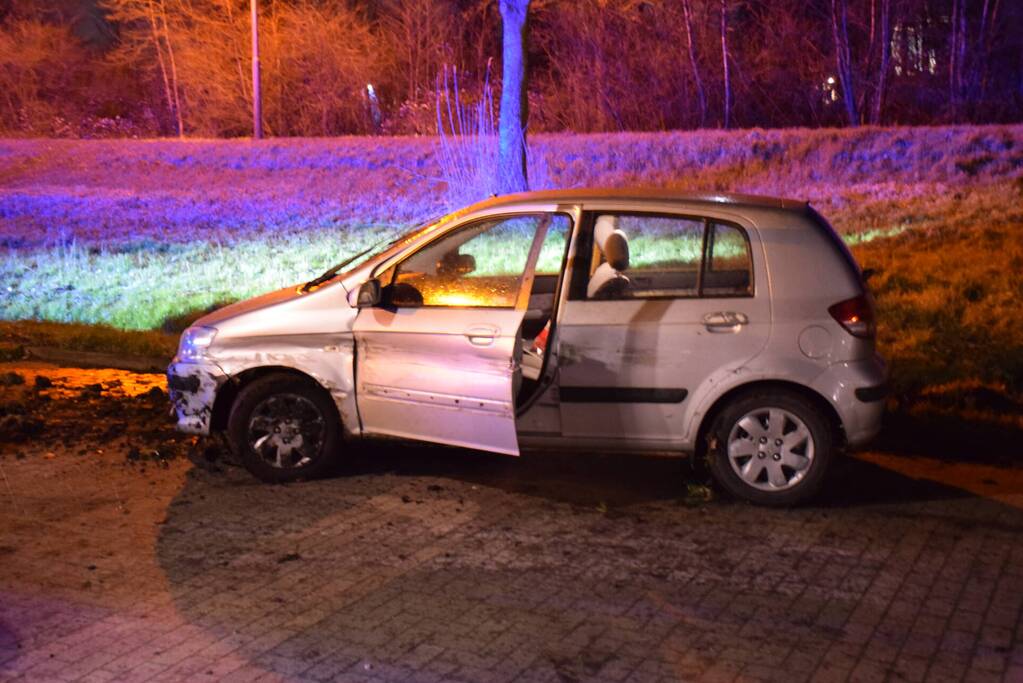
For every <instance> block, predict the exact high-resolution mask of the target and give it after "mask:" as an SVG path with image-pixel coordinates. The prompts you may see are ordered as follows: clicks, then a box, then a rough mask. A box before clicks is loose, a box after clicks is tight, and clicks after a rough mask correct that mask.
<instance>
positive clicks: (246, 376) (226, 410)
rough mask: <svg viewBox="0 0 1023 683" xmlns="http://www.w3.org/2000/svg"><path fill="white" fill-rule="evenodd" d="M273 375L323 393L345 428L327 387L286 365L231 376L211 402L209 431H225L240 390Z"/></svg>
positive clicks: (261, 367) (246, 371) (248, 370)
mask: <svg viewBox="0 0 1023 683" xmlns="http://www.w3.org/2000/svg"><path fill="white" fill-rule="evenodd" d="M274 374H283V375H292V376H293V377H297V378H299V379H302V380H304V381H305V382H307V383H308V384H309V385H310V386H313V387H316V388H317V389H318V390H319V391H321V392H323V394H324V395H326V396H327V397H328V398H330V399H331V401H330V402H331V404H332V405H333V406H334V410H335V411H336V412H337V418H338V421H340V422H341V426H342V428H343V429H344V428H345V424H344V420H343V419H342V418H341V414H340V411H338V408H337V404H336V402H335V401H334V399H333V397H332V396H331V394H330V391H329V390H328V389H327V387H325V386H323V383H322V382H320V381H319V380H317V379H316V378H315V377H313V376H312V375H310V374H309V373H307V372H303V371H301V370H299V369H297V368H293V367H288V366H286V365H261V366H258V367H253V368H248V369H246V370H242V371H241V372H239V373H237V374H235V375H231V377H230V379H229V380H228V381H226V382H224V384H223V385H222V386H221V387H220V390H219V391H218V392H217V397H216V399H215V400H214V401H213V412H212V414H211V416H210V431H211V432H214V431H218V432H223V431H226V430H227V420H228V417H229V416H230V415H231V408H232V407H233V406H234V403H235V401H236V400H237V399H238V395H239V394H240V393H241V391H242V389H244V388H245V387H247V386H248V385H250V384H252V382H254V381H255V380H257V379H260V378H262V377H266V376H267V375H274Z"/></svg>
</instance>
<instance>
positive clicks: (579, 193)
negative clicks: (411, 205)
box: [470, 187, 809, 211]
mask: <svg viewBox="0 0 1023 683" xmlns="http://www.w3.org/2000/svg"><path fill="white" fill-rule="evenodd" d="M608 200H611V201H627V202H636V203H642V202H657V203H679V204H713V205H728V206H736V207H746V208H755V209H775V210H778V209H781V210H788V211H806V209H807V206H808V205H809V202H808V201H805V200H799V199H784V198H781V197H767V196H760V195H753V194H740V193H736V192H683V191H681V190H671V189H661V188H642V187H629V188H578V189H570V190H539V191H535V192H520V193H517V194H508V195H503V196H500V197H491V198H490V199H486V200H484V201H482V202H479V203H477V204H474V205H473V206H472V207H470V208H471V209H472V210H478V209H490V208H495V207H505V206H515V205H517V204H528V203H535V202H551V203H557V204H579V203H586V202H598V201H608Z"/></svg>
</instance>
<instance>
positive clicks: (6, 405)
mask: <svg viewBox="0 0 1023 683" xmlns="http://www.w3.org/2000/svg"><path fill="white" fill-rule="evenodd" d="M14 378H17V379H14ZM174 425H175V422H174V418H173V416H172V414H171V407H170V401H169V399H168V397H167V391H166V379H165V378H164V376H163V375H158V374H151V373H133V372H125V371H120V370H111V369H82V368H62V367H56V366H53V365H47V364H43V363H23V364H18V365H17V366H14V367H11V366H2V365H0V457H3V456H9V455H14V456H15V457H16V458H22V459H23V458H26V457H46V455H47V454H48V453H51V452H54V451H60V452H68V453H74V454H77V455H78V456H87V455H89V454H91V453H104V452H106V453H110V452H111V451H112V450H113V451H116V452H118V453H120V452H122V451H123V456H124V461H125V463H126V464H128V465H132V466H139V467H140V468H144V467H145V466H146V465H147V464H150V463H155V464H157V465H164V466H165V465H166V463H167V461H169V460H172V459H175V458H179V457H183V456H189V455H193V454H195V455H197V457H199V458H200V459H202V460H203V461H205V462H209V461H211V460H213V459H216V455H217V454H214V457H212V458H211V457H210V455H209V454H208V453H207V451H209V450H210V449H214V450H216V444H212V443H205V442H203V441H201V440H200V439H198V438H195V437H188V436H186V435H183V434H180V433H178V432H177V431H176V430H175V428H174Z"/></svg>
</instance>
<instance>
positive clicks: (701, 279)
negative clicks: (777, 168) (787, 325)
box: [573, 213, 753, 300]
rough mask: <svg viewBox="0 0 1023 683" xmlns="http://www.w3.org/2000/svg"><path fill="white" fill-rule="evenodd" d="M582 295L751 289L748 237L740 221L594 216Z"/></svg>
mask: <svg viewBox="0 0 1023 683" xmlns="http://www.w3.org/2000/svg"><path fill="white" fill-rule="evenodd" d="M591 236H592V245H591V248H592V256H591V259H590V268H589V281H588V282H587V283H586V285H587V286H586V292H585V296H582V291H581V290H582V287H579V288H578V289H579V291H577V292H573V294H574V295H577V297H576V296H574V297H573V298H587V299H595V300H607V299H657V298H695V297H708V298H710V297H737V296H740V297H741V296H751V295H752V294H753V266H752V258H751V256H750V246H749V240H748V239H747V236H746V233H745V232H744V231H743V230H742V229H741V228H739V227H738V226H735V225H731V224H728V223H720V222H715V221H711V220H708V219H704V218H697V217H685V216H673V215H664V214H646V213H600V214H597V215H596V216H595V217H594V220H593V230H592V233H591Z"/></svg>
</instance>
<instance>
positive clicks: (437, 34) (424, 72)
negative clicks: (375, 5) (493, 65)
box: [381, 0, 456, 102]
mask: <svg viewBox="0 0 1023 683" xmlns="http://www.w3.org/2000/svg"><path fill="white" fill-rule="evenodd" d="M455 9H456V8H455V7H454V5H452V3H451V2H450V0H388V2H387V3H386V4H385V5H384V14H383V17H382V20H381V23H382V26H383V29H384V33H385V35H386V38H387V40H388V41H390V42H391V44H392V45H394V48H395V53H396V57H397V59H396V62H397V66H398V71H399V72H400V73H401V74H402V75H403V76H404V80H405V84H404V85H405V94H404V99H405V101H406V102H419V101H420V99H421V98H422V97H424V96H425V95H427V94H432V93H433V85H434V79H435V78H436V77H437V74H438V73H440V71H441V70H442V68H443V65H444V64H446V63H449V62H451V61H452V60H451V54H450V52H451V50H450V43H451V39H452V33H453V31H454V29H455V25H456V22H455V21H454V17H455V15H456V13H455Z"/></svg>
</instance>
